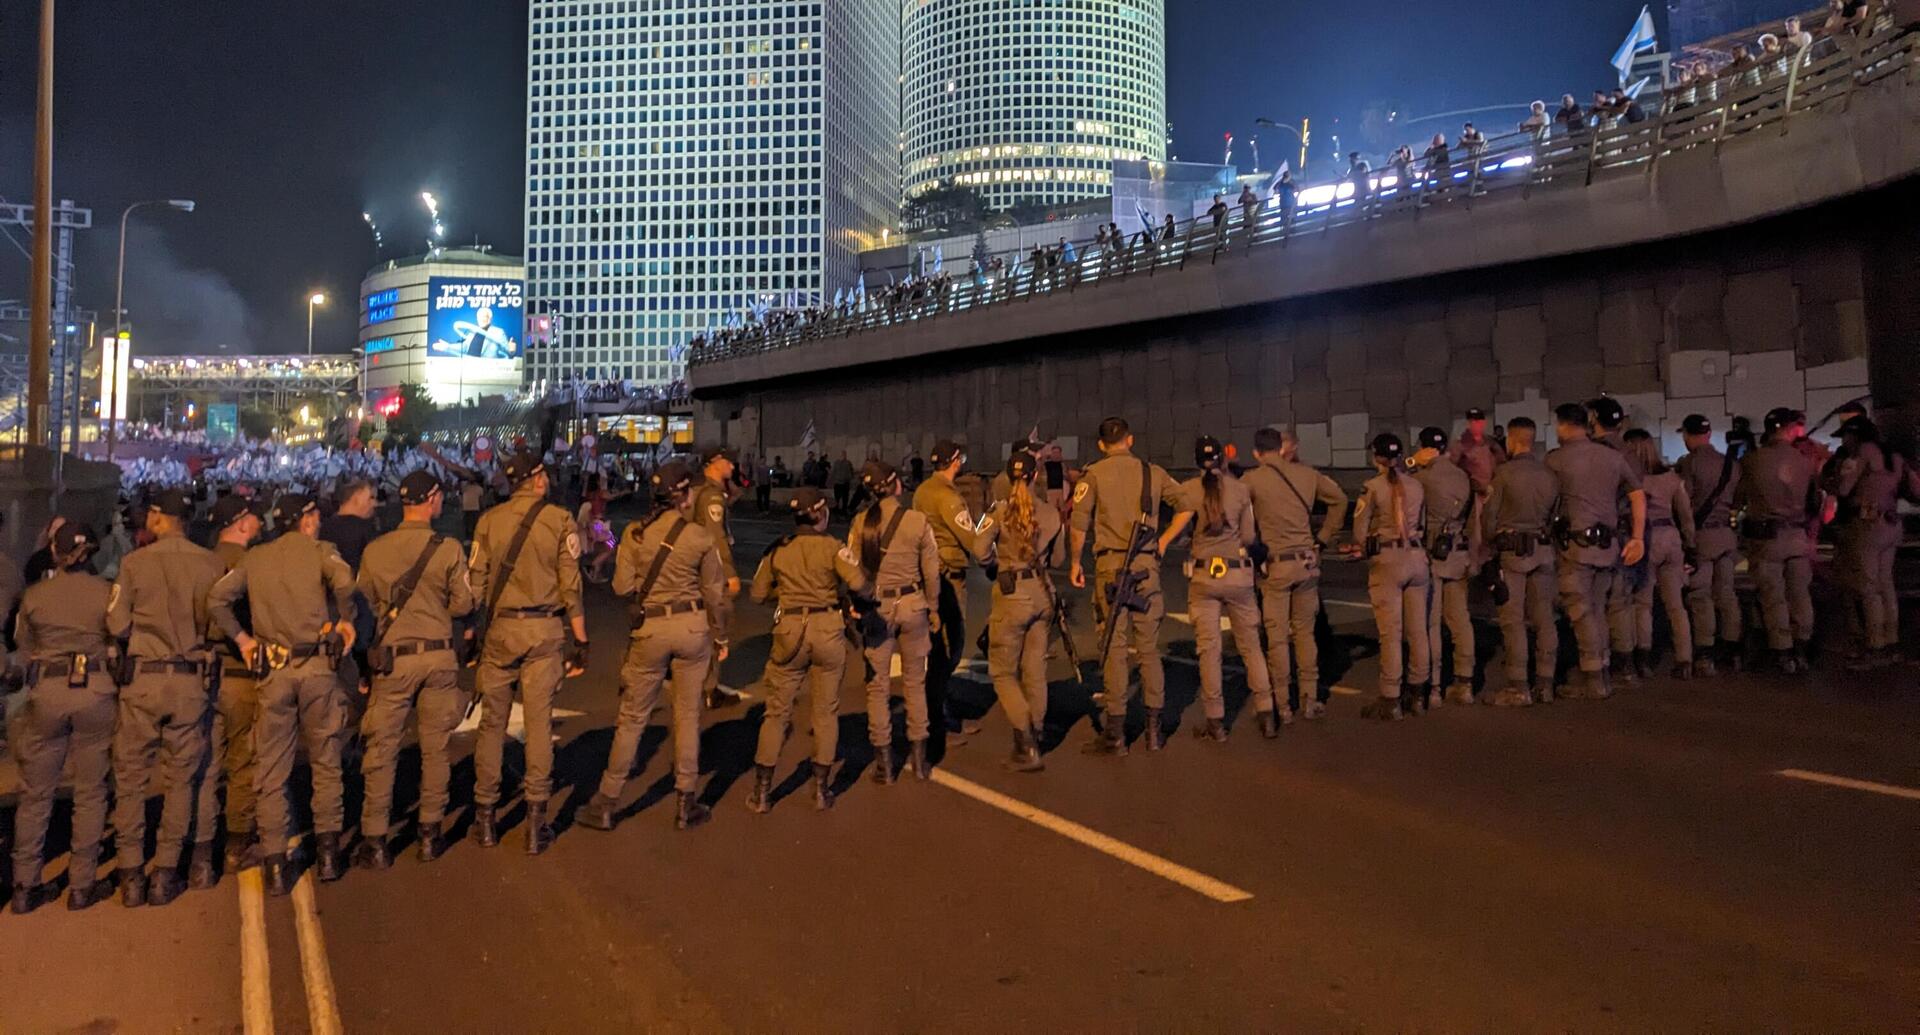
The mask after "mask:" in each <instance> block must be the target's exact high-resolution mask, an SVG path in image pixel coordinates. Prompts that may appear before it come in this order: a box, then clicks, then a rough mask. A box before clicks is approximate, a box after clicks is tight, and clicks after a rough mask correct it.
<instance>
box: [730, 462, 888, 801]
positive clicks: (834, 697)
mask: <svg viewBox="0 0 1920 1035" xmlns="http://www.w3.org/2000/svg"><path fill="white" fill-rule="evenodd" d="M831 503H832V501H831V500H829V499H828V498H827V497H826V496H825V495H823V494H822V493H821V492H820V491H819V490H818V489H810V488H806V489H800V490H798V491H796V492H795V493H794V494H793V498H792V499H790V500H788V501H787V506H788V508H789V509H790V510H792V512H793V521H794V525H795V528H794V531H793V532H792V533H791V534H790V535H788V536H786V537H785V538H783V539H781V540H780V541H779V542H776V543H774V544H773V546H772V547H770V548H769V549H768V550H767V555H766V556H765V557H764V558H762V559H761V561H760V567H759V569H758V570H756V571H755V572H754V573H753V599H754V601H755V602H756V603H761V604H766V603H772V604H774V605H775V609H774V616H775V617H774V623H773V649H772V652H771V653H769V654H768V655H767V671H766V676H765V682H766V687H767V711H766V715H765V716H764V717H762V719H761V720H760V744H759V749H758V750H757V751H755V752H754V756H753V762H754V777H753V793H752V794H750V795H748V797H747V807H748V808H750V809H752V810H753V811H755V812H766V811H768V810H770V809H772V808H773V767H774V766H775V765H777V764H778V763H779V761H780V748H781V747H782V746H783V745H784V744H785V743H786V739H787V726H788V725H789V723H790V721H791V717H792V715H793V699H794V695H796V694H798V693H799V692H800V684H801V682H802V681H805V682H806V683H807V684H808V690H807V692H808V693H810V694H811V695H812V696H813V807H814V808H816V809H820V810H825V809H830V808H832V807H833V789H832V786H831V785H832V782H833V762H834V755H835V753H836V752H837V751H838V750H839V746H840V683H841V680H842V678H843V677H844V676H845V675H846V671H847V625H846V619H845V615H844V614H843V612H842V610H841V603H840V601H841V597H842V594H843V593H845V592H846V591H847V590H848V589H849V588H850V587H851V588H854V589H858V588H861V587H862V586H863V584H864V582H865V580H864V579H862V578H861V576H860V566H859V564H858V563H857V562H855V561H854V559H853V551H852V550H851V549H849V548H848V547H847V546H846V544H844V543H842V542H840V540H838V539H835V538H833V537H832V536H829V535H827V519H828V517H829V516H830V515H831V506H830V504H831Z"/></svg>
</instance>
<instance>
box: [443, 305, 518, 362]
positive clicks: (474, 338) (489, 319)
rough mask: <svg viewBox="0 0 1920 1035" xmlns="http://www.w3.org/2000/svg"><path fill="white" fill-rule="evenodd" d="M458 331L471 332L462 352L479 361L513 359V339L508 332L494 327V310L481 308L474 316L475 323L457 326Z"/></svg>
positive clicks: (462, 347)
mask: <svg viewBox="0 0 1920 1035" xmlns="http://www.w3.org/2000/svg"><path fill="white" fill-rule="evenodd" d="M458 330H467V331H470V332H471V333H469V334H468V335H467V337H466V341H465V342H464V343H463V344H462V346H461V351H462V352H464V353H465V354H466V355H468V356H472V357H475V358H477V359H512V358H513V346H514V342H513V339H511V338H509V337H507V335H506V332H505V331H502V330H501V329H500V328H498V327H495V326H494V325H493V310H492V309H487V308H484V307H483V308H481V309H480V310H479V311H478V312H476V313H474V314H473V323H471V324H465V325H456V332H457V331H458Z"/></svg>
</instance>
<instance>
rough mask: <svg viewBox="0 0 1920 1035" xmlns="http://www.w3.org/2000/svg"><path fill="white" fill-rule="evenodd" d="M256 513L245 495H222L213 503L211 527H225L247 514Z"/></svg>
mask: <svg viewBox="0 0 1920 1035" xmlns="http://www.w3.org/2000/svg"><path fill="white" fill-rule="evenodd" d="M258 513H259V511H258V510H256V509H255V508H254V505H253V502H252V501H251V500H249V499H247V498H246V497H245V496H222V497H221V498H220V502H218V503H215V504H214V505H213V527H214V528H216V529H225V528H227V527H229V526H231V525H232V524H233V523H234V522H236V521H238V520H240V519H241V518H243V517H246V516H247V515H248V514H258Z"/></svg>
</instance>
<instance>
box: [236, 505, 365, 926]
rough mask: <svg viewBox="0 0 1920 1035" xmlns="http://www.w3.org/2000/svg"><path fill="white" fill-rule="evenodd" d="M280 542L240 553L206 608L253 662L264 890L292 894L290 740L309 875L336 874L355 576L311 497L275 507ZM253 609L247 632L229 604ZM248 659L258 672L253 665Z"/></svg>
mask: <svg viewBox="0 0 1920 1035" xmlns="http://www.w3.org/2000/svg"><path fill="white" fill-rule="evenodd" d="M273 526H274V528H276V529H278V530H280V535H279V537H278V538H276V539H275V540H273V541H272V542H270V543H266V544H264V545H262V546H256V547H254V548H253V549H251V550H248V551H247V554H246V556H245V557H242V558H241V559H240V564H239V566H238V567H236V568H234V569H233V570H232V571H230V572H228V573H227V574H226V575H225V576H223V577H222V578H221V579H220V581H219V582H216V583H214V587H213V593H212V595H211V598H210V601H209V606H210V607H211V610H212V613H213V620H214V621H215V622H216V623H218V625H219V627H220V631H221V632H222V633H225V634H226V636H227V637H228V638H230V639H232V640H233V641H234V643H235V644H237V645H238V646H239V648H240V656H241V657H245V658H256V659H257V658H260V657H261V655H262V654H264V655H265V657H264V661H265V664H266V667H267V670H268V671H267V674H266V675H265V676H264V677H263V678H261V680H260V688H259V689H260V706H259V712H258V714H257V715H256V716H255V718H254V726H253V747H254V765H255V770H254V792H255V795H256V796H257V798H258V809H259V823H258V829H259V836H260V847H261V850H262V852H264V853H265V872H264V873H263V874H262V878H263V879H264V881H265V882H266V887H267V893H268V894H271V895H284V894H286V893H287V892H288V891H291V890H292V889H293V879H292V878H293V874H292V873H291V872H290V870H289V867H288V866H287V810H288V801H287V799H288V793H289V788H288V783H289V781H290V780H291V778H292V776H293V756H294V739H295V737H298V738H300V740H301V741H302V742H304V743H305V745H306V749H307V759H308V762H309V764H310V765H311V766H312V768H313V826H314V831H315V834H314V850H315V863H316V865H315V869H316V871H317V872H318V874H319V876H320V879H321V880H338V879H340V876H341V874H342V872H344V871H343V869H342V859H341V857H340V831H341V828H342V826H343V824H344V819H345V816H344V808H343V804H342V799H343V797H344V788H343V786H342V782H341V774H340V749H341V744H342V742H343V741H344V739H345V737H346V732H347V722H348V718H347V700H346V689H345V688H344V687H343V686H342V685H341V683H340V676H339V672H338V671H336V666H338V664H339V661H340V659H341V658H344V657H345V656H346V654H347V652H348V651H349V650H351V649H352V648H353V614H352V608H353V572H352V570H351V569H349V568H348V567H347V562H346V561H344V560H341V559H340V551H338V550H336V549H334V547H333V544H332V543H326V542H322V541H320V539H319V538H318V534H319V531H320V508H319V506H318V505H316V504H315V503H314V502H313V499H312V497H309V496H302V495H299V494H297V493H287V494H285V495H283V496H281V497H280V498H279V499H278V500H276V501H274V505H273ZM242 597H245V598H246V599H247V602H248V603H249V604H250V605H251V606H250V608H249V610H250V615H249V618H250V624H251V629H249V628H248V627H247V626H246V625H242V624H241V621H240V616H239V614H238V613H237V612H236V611H235V609H234V608H235V605H237V604H238V603H239V602H240V599H241V598H242ZM257 664H258V663H257V662H256V667H257Z"/></svg>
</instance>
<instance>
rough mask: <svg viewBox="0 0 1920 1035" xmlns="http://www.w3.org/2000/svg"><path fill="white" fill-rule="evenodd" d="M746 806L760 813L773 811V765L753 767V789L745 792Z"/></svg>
mask: <svg viewBox="0 0 1920 1035" xmlns="http://www.w3.org/2000/svg"><path fill="white" fill-rule="evenodd" d="M747 808H748V809H751V810H752V811H754V812H758V813H760V814H762V815H765V814H766V813H769V812H772V811H773V767H772V766H770V765H756V766H754V767H753V790H751V791H748V792H747Z"/></svg>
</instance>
